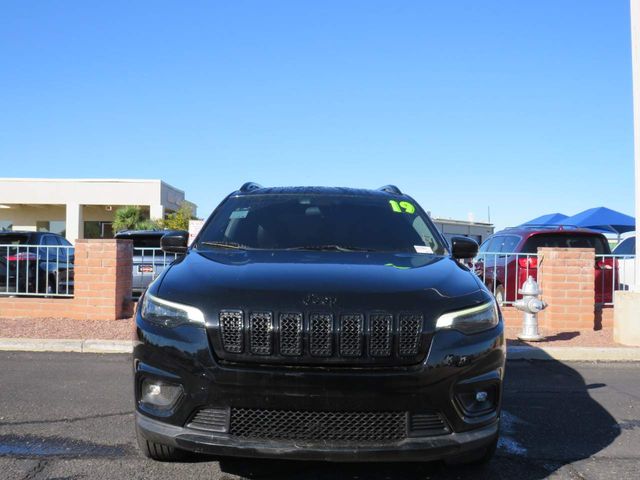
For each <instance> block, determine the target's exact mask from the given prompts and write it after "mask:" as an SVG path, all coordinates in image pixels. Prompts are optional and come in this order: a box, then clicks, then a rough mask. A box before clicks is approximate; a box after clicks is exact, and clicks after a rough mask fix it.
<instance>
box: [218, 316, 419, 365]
mask: <svg viewBox="0 0 640 480" xmlns="http://www.w3.org/2000/svg"><path fill="white" fill-rule="evenodd" d="M423 330H424V318H423V315H422V314H421V313H416V312H413V313H411V312H409V313H398V314H395V315H394V314H391V313H385V312H373V313H369V314H364V313H354V312H344V313H341V312H337V313H333V312H331V313H329V312H322V313H320V312H311V313H308V314H306V315H305V314H303V313H302V312H273V311H264V310H261V311H254V312H243V311H241V310H231V309H229V310H222V311H220V314H219V328H218V329H216V328H210V329H209V335H210V337H211V340H212V343H213V346H214V348H215V351H216V353H218V355H219V356H220V357H221V358H222V359H223V360H229V361H236V362H253V363H281V364H283V363H284V364H292V365H308V364H336V365H337V364H345V365H349V364H358V365H361V364H370V365H410V364H415V363H418V362H419V361H421V360H422V359H424V356H425V354H426V348H427V346H428V342H429V339H430V335H429V334H426V333H424V331H423Z"/></svg>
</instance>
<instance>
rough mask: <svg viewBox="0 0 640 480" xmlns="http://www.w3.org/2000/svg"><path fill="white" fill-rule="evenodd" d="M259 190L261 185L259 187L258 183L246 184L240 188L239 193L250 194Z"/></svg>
mask: <svg viewBox="0 0 640 480" xmlns="http://www.w3.org/2000/svg"><path fill="white" fill-rule="evenodd" d="M259 188H262V185H260V184H259V183H256V182H247V183H245V184H244V185H242V186H241V187H240V191H241V192H250V191H252V190H258V189H259Z"/></svg>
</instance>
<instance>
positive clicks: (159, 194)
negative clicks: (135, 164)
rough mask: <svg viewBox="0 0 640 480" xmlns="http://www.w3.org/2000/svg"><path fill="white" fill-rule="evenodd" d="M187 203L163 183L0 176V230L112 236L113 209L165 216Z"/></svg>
mask: <svg viewBox="0 0 640 480" xmlns="http://www.w3.org/2000/svg"><path fill="white" fill-rule="evenodd" d="M184 202H187V203H188V204H189V205H191V206H192V208H193V212H194V215H195V214H196V206H195V204H193V203H191V202H188V201H187V200H186V199H185V195H184V192H183V191H182V190H178V189H177V188H175V187H172V186H171V185H169V184H167V183H165V182H163V181H162V180H131V179H53V178H0V230H1V229H9V230H34V231H35V230H46V231H50V232H54V233H60V234H62V235H64V236H65V237H66V238H67V240H69V241H70V242H75V240H76V239H78V238H112V237H113V231H112V229H111V224H112V222H113V217H114V213H115V211H116V210H117V209H118V208H119V207H121V206H124V205H138V206H140V207H141V208H142V209H143V210H144V211H145V212H146V213H147V214H148V216H149V218H152V219H156V218H164V216H165V215H166V214H168V213H171V212H174V211H176V210H177V209H178V208H180V205H181V204H182V203H184Z"/></svg>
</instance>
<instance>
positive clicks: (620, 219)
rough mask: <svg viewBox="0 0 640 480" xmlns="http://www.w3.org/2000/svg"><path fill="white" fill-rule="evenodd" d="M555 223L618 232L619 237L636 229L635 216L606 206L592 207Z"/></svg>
mask: <svg viewBox="0 0 640 480" xmlns="http://www.w3.org/2000/svg"><path fill="white" fill-rule="evenodd" d="M555 223H556V224H564V225H575V226H576V227H583V228H593V229H596V230H604V231H607V232H613V233H617V234H618V237H620V235H621V234H623V233H625V232H631V231H633V230H635V229H636V219H635V218H633V217H631V216H629V215H625V214H624V213H620V212H616V211H615V210H611V209H610V208H606V207H596V208H590V209H588V210H585V211H584V212H580V213H576V214H575V215H574V216H572V217H567V218H565V219H564V220H560V221H557V222H555Z"/></svg>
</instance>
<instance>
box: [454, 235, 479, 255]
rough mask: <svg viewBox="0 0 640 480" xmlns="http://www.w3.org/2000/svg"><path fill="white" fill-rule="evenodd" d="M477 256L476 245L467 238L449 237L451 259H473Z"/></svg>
mask: <svg viewBox="0 0 640 480" xmlns="http://www.w3.org/2000/svg"><path fill="white" fill-rule="evenodd" d="M477 254H478V243H477V242H476V241H475V240H472V239H471V238H467V237H458V236H455V237H451V256H452V257H453V258H457V259H461V258H473V257H475V256H476V255H477Z"/></svg>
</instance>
